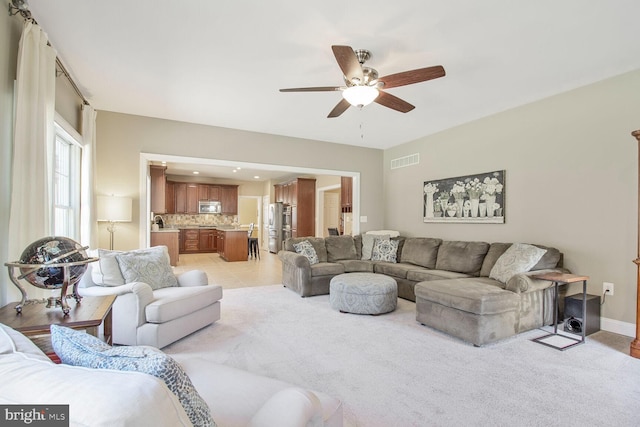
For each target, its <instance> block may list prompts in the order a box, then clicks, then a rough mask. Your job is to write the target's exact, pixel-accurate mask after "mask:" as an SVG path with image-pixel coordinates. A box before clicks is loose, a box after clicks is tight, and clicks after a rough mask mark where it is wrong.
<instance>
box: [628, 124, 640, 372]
mask: <svg viewBox="0 0 640 427" xmlns="http://www.w3.org/2000/svg"><path fill="white" fill-rule="evenodd" d="M631 135H633V136H634V137H635V138H636V139H637V140H638V204H639V205H638V256H637V257H636V259H635V260H634V261H633V262H634V263H635V264H636V267H637V270H638V271H637V291H636V292H637V293H636V300H637V301H636V339H635V340H633V341H632V342H631V349H630V353H629V354H631V356H633V357H637V358H639V359H640V130H636V131H633V132H631Z"/></svg>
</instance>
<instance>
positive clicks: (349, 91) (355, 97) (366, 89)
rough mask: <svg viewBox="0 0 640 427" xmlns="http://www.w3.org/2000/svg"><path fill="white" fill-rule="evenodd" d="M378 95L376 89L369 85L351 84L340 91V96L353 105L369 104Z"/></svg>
mask: <svg viewBox="0 0 640 427" xmlns="http://www.w3.org/2000/svg"><path fill="white" fill-rule="evenodd" d="M378 95H379V92H378V89H376V88H375V87H371V86H351V87H349V88H346V89H345V90H343V91H342V97H343V98H344V99H346V100H347V102H349V104H351V105H353V106H354V107H364V106H365V105H369V104H371V103H372V102H373V101H375V99H376V98H377V97H378Z"/></svg>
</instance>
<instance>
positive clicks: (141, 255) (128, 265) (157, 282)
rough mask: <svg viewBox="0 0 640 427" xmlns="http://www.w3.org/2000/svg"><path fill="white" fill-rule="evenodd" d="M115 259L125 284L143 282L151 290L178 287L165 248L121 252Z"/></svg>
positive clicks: (156, 247) (157, 247)
mask: <svg viewBox="0 0 640 427" xmlns="http://www.w3.org/2000/svg"><path fill="white" fill-rule="evenodd" d="M116 259H117V260H118V265H119V266H120V271H121V272H122V276H123V277H124V280H125V283H131V282H144V283H147V284H148V285H149V286H151V289H153V290H156V289H161V288H167V287H170V286H178V281H177V280H176V276H175V275H174V274H173V270H172V269H171V264H170V263H169V257H168V250H167V247H166V246H155V247H153V248H149V249H147V250H138V251H132V252H123V253H120V254H117V255H116Z"/></svg>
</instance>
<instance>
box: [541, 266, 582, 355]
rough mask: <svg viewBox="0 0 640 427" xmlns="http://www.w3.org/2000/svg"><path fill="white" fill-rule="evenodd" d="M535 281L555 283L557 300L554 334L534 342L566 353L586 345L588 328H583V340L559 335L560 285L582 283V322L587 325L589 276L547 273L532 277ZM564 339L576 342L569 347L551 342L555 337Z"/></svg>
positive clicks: (555, 301) (555, 302)
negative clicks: (567, 350) (573, 348)
mask: <svg viewBox="0 0 640 427" xmlns="http://www.w3.org/2000/svg"><path fill="white" fill-rule="evenodd" d="M532 277H533V278H534V279H540V280H548V281H550V282H553V284H554V286H555V298H554V301H553V306H554V307H553V333H550V334H546V335H543V336H541V337H538V338H534V339H533V341H535V342H537V343H540V344H543V345H546V346H547V347H552V348H555V349H556V350H560V351H564V350H566V349H568V348H571V347H575V346H576V345H580V344H584V343H585V332H586V328H584V327H583V328H582V337H581V339H577V338H574V337H570V336H567V335H564V334H559V333H558V286H559V285H568V284H569V283H576V282H582V321H583V323H584V324H585V325H586V322H587V280H589V276H578V275H576V274H567V273H546V274H540V275H536V276H532ZM558 336H559V337H562V339H566V340H570V341H574V342H572V343H570V344H568V345H565V346H561V345H556V344H553V343H552V342H545V340H547V341H551V339H553V337H558Z"/></svg>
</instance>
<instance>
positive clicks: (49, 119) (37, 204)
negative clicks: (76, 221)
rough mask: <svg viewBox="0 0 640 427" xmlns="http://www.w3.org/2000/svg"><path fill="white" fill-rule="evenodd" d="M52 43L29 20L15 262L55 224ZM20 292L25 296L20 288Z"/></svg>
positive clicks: (12, 220)
mask: <svg viewBox="0 0 640 427" xmlns="http://www.w3.org/2000/svg"><path fill="white" fill-rule="evenodd" d="M47 42H48V39H47V35H46V34H45V32H44V31H43V30H42V28H40V26H38V25H37V24H34V23H32V22H29V21H25V24H24V28H23V30H22V36H21V38H20V43H19V47H18V67H17V79H16V115H15V123H14V133H13V134H14V141H13V161H12V178H11V210H10V216H9V245H8V246H9V247H8V250H9V254H8V255H9V259H10V260H11V261H14V260H18V259H19V258H20V255H21V254H22V251H23V250H24V249H25V248H26V247H27V245H28V244H29V243H31V242H33V241H35V240H38V239H40V238H42V237H46V236H47V235H48V233H49V232H50V229H51V209H50V206H51V190H52V185H53V184H52V167H53V159H52V153H53V139H54V135H55V133H54V117H55V75H56V68H55V65H56V52H55V50H54V49H53V48H52V47H51V46H48V45H47ZM30 291H31V290H30ZM15 292H16V295H19V293H18V291H17V289H16V290H15ZM34 296H35V295H34ZM30 297H31V295H30Z"/></svg>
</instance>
